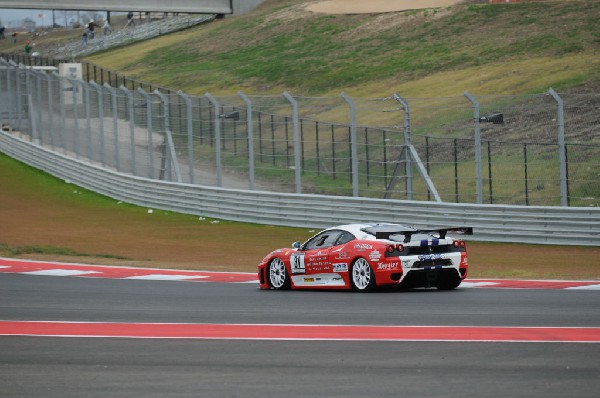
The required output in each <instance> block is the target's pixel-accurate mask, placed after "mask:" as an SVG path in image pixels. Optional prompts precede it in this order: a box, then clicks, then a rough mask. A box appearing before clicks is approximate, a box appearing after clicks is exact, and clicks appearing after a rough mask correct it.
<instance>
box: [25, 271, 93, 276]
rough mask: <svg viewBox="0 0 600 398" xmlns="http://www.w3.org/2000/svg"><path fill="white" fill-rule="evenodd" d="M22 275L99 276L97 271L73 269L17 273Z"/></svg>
mask: <svg viewBox="0 0 600 398" xmlns="http://www.w3.org/2000/svg"><path fill="white" fill-rule="evenodd" d="M19 273H20V274H23V275H44V276H79V275H89V274H99V272H98V271H77V270H74V269H44V270H40V271H29V272H19Z"/></svg>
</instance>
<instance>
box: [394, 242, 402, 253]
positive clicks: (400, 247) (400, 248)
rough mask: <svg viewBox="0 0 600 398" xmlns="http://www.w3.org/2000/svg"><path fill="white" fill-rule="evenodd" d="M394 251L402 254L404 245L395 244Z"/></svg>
mask: <svg viewBox="0 0 600 398" xmlns="http://www.w3.org/2000/svg"><path fill="white" fill-rule="evenodd" d="M396 250H398V251H399V252H400V253H402V252H403V251H404V245H401V244H397V245H396Z"/></svg>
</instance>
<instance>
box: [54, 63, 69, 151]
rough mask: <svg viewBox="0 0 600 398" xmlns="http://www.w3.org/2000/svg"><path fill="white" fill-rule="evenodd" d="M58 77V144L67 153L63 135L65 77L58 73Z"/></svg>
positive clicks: (65, 123)
mask: <svg viewBox="0 0 600 398" xmlns="http://www.w3.org/2000/svg"><path fill="white" fill-rule="evenodd" d="M56 77H57V79H58V87H59V90H60V91H59V95H58V96H59V101H60V131H59V137H60V144H59V146H61V147H62V149H63V154H65V155H66V154H67V139H66V137H65V134H66V129H67V115H66V111H65V80H66V79H65V78H63V77H60V76H59V75H58V74H57V75H56Z"/></svg>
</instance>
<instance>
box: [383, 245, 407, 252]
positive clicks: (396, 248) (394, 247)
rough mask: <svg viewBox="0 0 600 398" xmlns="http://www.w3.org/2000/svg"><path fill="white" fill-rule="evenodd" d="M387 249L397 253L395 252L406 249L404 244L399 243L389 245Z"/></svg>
mask: <svg viewBox="0 0 600 398" xmlns="http://www.w3.org/2000/svg"><path fill="white" fill-rule="evenodd" d="M385 250H386V251H387V252H388V253H395V252H399V253H402V252H403V251H404V245H402V244H397V245H387V246H386V248H385Z"/></svg>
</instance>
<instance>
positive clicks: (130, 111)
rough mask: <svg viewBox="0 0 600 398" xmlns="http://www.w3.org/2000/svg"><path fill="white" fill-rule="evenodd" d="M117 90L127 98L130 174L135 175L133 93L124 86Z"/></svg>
mask: <svg viewBox="0 0 600 398" xmlns="http://www.w3.org/2000/svg"><path fill="white" fill-rule="evenodd" d="M119 90H121V92H122V93H123V94H125V95H126V96H127V118H128V119H129V146H130V147H131V174H133V175H134V176H135V175H137V173H136V167H135V163H136V161H135V111H134V109H133V102H134V100H133V93H132V92H131V91H129V90H128V89H127V87H125V86H123V85H122V86H121V87H119Z"/></svg>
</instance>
